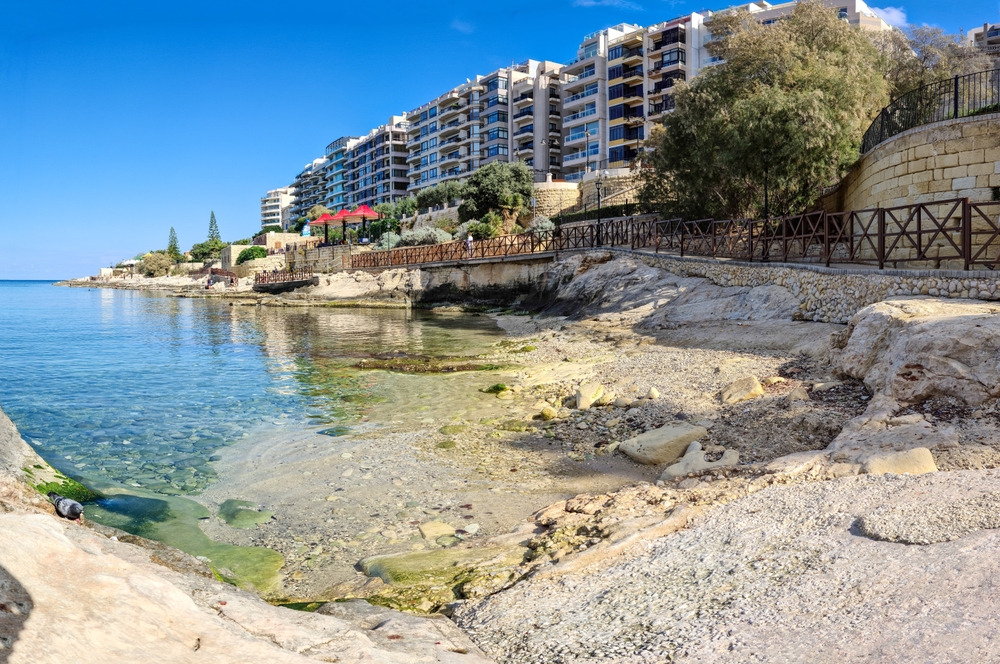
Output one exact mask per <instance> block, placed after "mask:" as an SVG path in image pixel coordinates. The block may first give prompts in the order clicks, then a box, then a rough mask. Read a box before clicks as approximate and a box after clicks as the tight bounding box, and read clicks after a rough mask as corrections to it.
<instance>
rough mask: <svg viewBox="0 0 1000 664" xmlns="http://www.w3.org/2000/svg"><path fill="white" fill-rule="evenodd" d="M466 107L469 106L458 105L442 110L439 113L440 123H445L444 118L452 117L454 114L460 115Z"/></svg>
mask: <svg viewBox="0 0 1000 664" xmlns="http://www.w3.org/2000/svg"><path fill="white" fill-rule="evenodd" d="M466 106H468V104H462V103H456V104H452V105H451V106H448V107H447V108H442V109H441V110H440V111H438V121H439V122H443V121H444V118H446V117H449V116H451V115H452V114H453V113H458V112H459V111H461V110H462V109H463V108H465V107H466Z"/></svg>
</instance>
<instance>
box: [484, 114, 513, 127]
mask: <svg viewBox="0 0 1000 664" xmlns="http://www.w3.org/2000/svg"><path fill="white" fill-rule="evenodd" d="M507 119H508V118H507V113H506V112H504V111H494V112H492V113H490V114H488V115H487V116H486V124H487V125H491V124H493V123H495V122H507Z"/></svg>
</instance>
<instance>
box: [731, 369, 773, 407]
mask: <svg viewBox="0 0 1000 664" xmlns="http://www.w3.org/2000/svg"><path fill="white" fill-rule="evenodd" d="M760 396H764V386H763V385H761V384H760V381H759V380H757V378H756V377H755V376H747V377H745V378H740V379H739V380H738V381H736V382H735V383H731V384H730V385H728V386H727V387H725V388H723V390H722V402H723V403H730V404H731V403H739V402H740V401H747V400H749V399H756V398H757V397H760Z"/></svg>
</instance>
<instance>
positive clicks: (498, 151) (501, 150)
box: [483, 144, 507, 157]
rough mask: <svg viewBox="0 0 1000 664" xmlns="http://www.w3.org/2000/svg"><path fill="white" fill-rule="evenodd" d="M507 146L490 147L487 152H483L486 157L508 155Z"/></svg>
mask: <svg viewBox="0 0 1000 664" xmlns="http://www.w3.org/2000/svg"><path fill="white" fill-rule="evenodd" d="M506 154H507V146H506V145H503V144H501V145H490V146H489V147H487V148H486V149H485V150H483V156H484V157H495V156H497V155H506Z"/></svg>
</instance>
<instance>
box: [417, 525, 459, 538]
mask: <svg viewBox="0 0 1000 664" xmlns="http://www.w3.org/2000/svg"><path fill="white" fill-rule="evenodd" d="M419 528H420V536H421V537H423V538H424V539H425V540H435V539H437V538H438V537H441V536H443V535H454V534H455V529H454V528H452V527H451V526H449V525H448V524H447V523H442V522H441V521H428V522H427V523H422V524H420V526H419Z"/></svg>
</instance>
